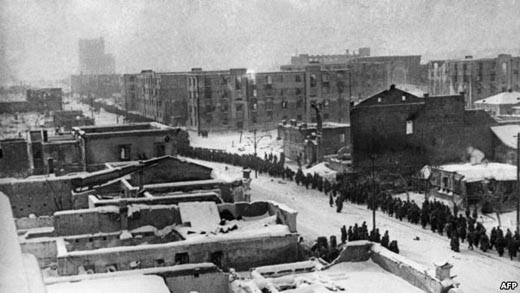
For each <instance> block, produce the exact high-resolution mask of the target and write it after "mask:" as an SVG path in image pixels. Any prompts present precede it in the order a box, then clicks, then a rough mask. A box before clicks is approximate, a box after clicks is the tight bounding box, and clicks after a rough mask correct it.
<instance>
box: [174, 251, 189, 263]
mask: <svg viewBox="0 0 520 293" xmlns="http://www.w3.org/2000/svg"><path fill="white" fill-rule="evenodd" d="M189 262H190V257H189V255H188V253H187V252H183V253H176V254H175V264H176V265H181V264H185V263H189Z"/></svg>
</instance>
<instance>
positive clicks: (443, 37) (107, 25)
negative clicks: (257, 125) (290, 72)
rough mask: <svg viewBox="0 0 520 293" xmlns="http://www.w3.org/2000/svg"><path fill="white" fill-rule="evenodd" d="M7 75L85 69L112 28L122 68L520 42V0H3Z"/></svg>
mask: <svg viewBox="0 0 520 293" xmlns="http://www.w3.org/2000/svg"><path fill="white" fill-rule="evenodd" d="M0 4H1V7H0V80H1V79H4V80H5V79H6V78H11V79H14V78H17V79H21V80H33V79H55V78H63V77H66V76H67V75H69V74H71V73H76V72H77V71H78V39H79V38H95V37H99V36H103V37H104V38H105V44H106V49H107V52H109V53H113V54H114V55H115V56H116V67H117V71H118V72H138V71H140V70H141V69H154V70H179V71H182V70H189V69H190V68H191V67H202V68H205V69H227V68H231V67H247V68H251V69H255V70H276V69H277V68H278V67H279V65H281V64H284V63H288V62H289V60H290V57H291V55H294V54H295V53H296V52H298V53H305V52H307V53H313V54H316V53H320V54H331V53H342V52H344V50H345V49H347V48H350V49H357V48H358V47H363V46H368V47H371V48H372V52H373V54H421V55H425V57H423V59H429V58H444V57H445V56H449V55H450V54H454V52H457V53H460V54H462V53H461V52H463V53H465V52H464V51H467V53H472V54H477V55H478V54H479V52H484V51H485V52H493V53H495V52H499V51H507V52H513V53H518V48H520V0H519V1H515V0H502V1H493V0H483V1H478V0H467V1H460V0H457V1H454V0H440V1H436V0H424V1H419V0H410V1H398V0H393V1H390V0H380V1H362V0H316V1H315V0H301V1H299V0H258V1H255V0H247V1H246V0H226V1H221V0H207V1H203V0H199V1H197V0H169V1H167V0H157V1H154V0H100V1H97V0H59V1H58V0H0Z"/></svg>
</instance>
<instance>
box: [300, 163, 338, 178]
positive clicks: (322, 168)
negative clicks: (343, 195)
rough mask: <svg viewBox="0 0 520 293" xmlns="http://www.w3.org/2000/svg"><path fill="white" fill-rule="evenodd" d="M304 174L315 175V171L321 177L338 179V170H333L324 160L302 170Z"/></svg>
mask: <svg viewBox="0 0 520 293" xmlns="http://www.w3.org/2000/svg"><path fill="white" fill-rule="evenodd" d="M302 171H303V173H304V174H311V175H314V173H317V174H318V175H320V176H321V177H324V178H326V179H328V180H335V179H336V173H338V172H336V171H335V170H332V169H331V168H329V167H328V164H327V163H326V162H322V163H319V164H316V165H314V166H312V167H310V168H308V169H305V170H302Z"/></svg>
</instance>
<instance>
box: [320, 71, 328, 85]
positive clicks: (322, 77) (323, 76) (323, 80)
mask: <svg viewBox="0 0 520 293" xmlns="http://www.w3.org/2000/svg"><path fill="white" fill-rule="evenodd" d="M321 81H322V82H323V83H328V82H329V75H328V74H326V73H323V74H322V75H321Z"/></svg>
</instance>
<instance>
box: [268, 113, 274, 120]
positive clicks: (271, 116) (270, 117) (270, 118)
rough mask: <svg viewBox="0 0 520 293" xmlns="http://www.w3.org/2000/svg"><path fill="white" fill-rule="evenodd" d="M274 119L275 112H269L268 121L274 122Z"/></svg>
mask: <svg viewBox="0 0 520 293" xmlns="http://www.w3.org/2000/svg"><path fill="white" fill-rule="evenodd" d="M273 117H274V115H273V111H267V119H268V120H269V121H273Z"/></svg>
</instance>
